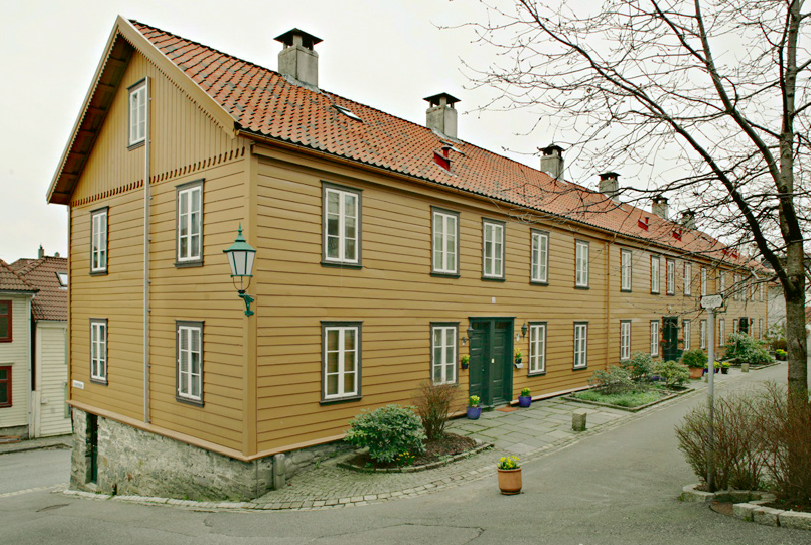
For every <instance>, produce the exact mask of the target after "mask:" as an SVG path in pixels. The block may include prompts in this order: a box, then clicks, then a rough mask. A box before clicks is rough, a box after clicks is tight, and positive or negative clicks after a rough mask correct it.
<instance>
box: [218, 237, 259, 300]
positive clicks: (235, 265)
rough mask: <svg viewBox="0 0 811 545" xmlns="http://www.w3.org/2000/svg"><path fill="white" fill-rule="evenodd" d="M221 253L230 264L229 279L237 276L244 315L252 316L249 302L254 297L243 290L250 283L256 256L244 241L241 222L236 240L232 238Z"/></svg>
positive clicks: (254, 251)
mask: <svg viewBox="0 0 811 545" xmlns="http://www.w3.org/2000/svg"><path fill="white" fill-rule="evenodd" d="M223 253H225V255H226V256H228V264H229V265H230V266H231V279H232V280H233V279H234V278H237V277H239V287H238V288H237V291H238V292H239V296H240V297H241V298H242V300H243V301H245V316H253V311H252V310H251V303H252V302H253V301H254V298H253V297H251V296H250V295H248V294H247V293H245V290H247V289H248V286H250V285H251V277H252V276H253V274H251V273H252V272H253V260H254V257H255V256H256V250H254V249H253V247H252V246H251V245H250V244H248V243H247V242H245V237H243V236H242V224H241V223H240V224H239V233H238V234H237V238H236V240H234V243H233V244H232V245H231V247H230V248H228V249H227V250H223ZM245 278H247V279H248V283H247V285H245V284H244V280H245ZM234 287H236V281H234Z"/></svg>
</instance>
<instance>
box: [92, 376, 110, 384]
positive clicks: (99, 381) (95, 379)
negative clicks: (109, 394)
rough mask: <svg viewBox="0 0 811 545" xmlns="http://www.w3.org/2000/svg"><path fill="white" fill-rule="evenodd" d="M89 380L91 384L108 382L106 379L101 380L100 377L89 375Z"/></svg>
mask: <svg viewBox="0 0 811 545" xmlns="http://www.w3.org/2000/svg"><path fill="white" fill-rule="evenodd" d="M90 382H92V383H93V384H100V385H102V386H107V384H108V383H107V380H106V379H105V380H102V379H100V378H93V377H90Z"/></svg>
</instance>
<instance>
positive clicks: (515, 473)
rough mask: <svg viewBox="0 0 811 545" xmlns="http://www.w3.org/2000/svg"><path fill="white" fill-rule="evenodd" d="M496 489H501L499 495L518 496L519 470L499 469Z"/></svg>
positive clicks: (519, 485)
mask: <svg viewBox="0 0 811 545" xmlns="http://www.w3.org/2000/svg"><path fill="white" fill-rule="evenodd" d="M498 487H499V488H500V489H501V493H502V494H504V495H506V496H512V495H515V494H519V493H520V492H521V468H520V467H519V468H518V469H499V470H498Z"/></svg>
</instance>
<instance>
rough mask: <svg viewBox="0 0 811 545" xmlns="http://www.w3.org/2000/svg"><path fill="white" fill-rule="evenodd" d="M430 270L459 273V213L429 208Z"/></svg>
mask: <svg viewBox="0 0 811 545" xmlns="http://www.w3.org/2000/svg"><path fill="white" fill-rule="evenodd" d="M431 225H432V227H431V230H432V232H433V234H432V237H431V238H432V245H433V250H432V255H433V257H432V260H431V272H433V273H436V274H459V213H458V212H451V211H448V210H441V209H439V208H433V207H432V209H431Z"/></svg>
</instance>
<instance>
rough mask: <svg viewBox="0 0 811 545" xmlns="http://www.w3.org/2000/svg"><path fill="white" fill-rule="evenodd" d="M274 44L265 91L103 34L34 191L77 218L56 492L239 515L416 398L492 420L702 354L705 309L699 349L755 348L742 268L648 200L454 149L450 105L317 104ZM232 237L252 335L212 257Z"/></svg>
mask: <svg viewBox="0 0 811 545" xmlns="http://www.w3.org/2000/svg"><path fill="white" fill-rule="evenodd" d="M277 40H278V41H280V42H281V43H282V50H281V52H280V54H279V71H278V72H275V71H272V70H269V69H266V68H263V67H260V66H257V65H254V64H251V63H249V62H246V61H242V60H239V59H236V58H234V57H232V56H229V55H227V54H224V53H221V52H219V51H216V50H214V49H211V48H208V47H206V46H204V45H201V44H198V43H195V42H192V41H190V40H187V39H184V38H180V37H178V36H175V35H172V34H170V33H168V32H165V31H162V30H159V29H156V28H153V27H149V26H147V25H144V24H141V23H138V22H135V21H127V20H124V19H121V18H119V19H118V20H117V21H116V23H115V26H114V28H113V31H112V33H111V35H110V38H109V41H108V43H107V46H106V49H105V51H104V52H103V55H102V59H101V62H100V64H99V67H98V69H97V71H96V74H95V77H94V80H93V82H92V85H91V87H90V90H89V92H88V94H87V97H86V99H85V102H84V104H83V105H82V108H81V112H80V115H79V117H78V120H77V122H76V124H75V127H74V130H73V133H72V135H71V138H70V140H69V142H68V143H67V146H66V149H65V151H64V154H63V156H62V159H61V161H60V164H59V168H58V171H57V172H56V174H55V176H54V180H53V182H52V184H51V187H50V189H49V192H48V200H49V202H51V203H56V204H63V205H66V206H68V207H69V209H70V214H69V218H70V219H69V229H70V234H69V239H70V251H69V254H70V271H69V272H70V277H71V282H70V287H69V299H70V305H69V306H70V317H69V337H70V350H69V359H70V379H71V390H70V404H71V405H72V407H73V408H74V427H75V435H76V445H77V448H76V449H75V452H74V461H73V471H72V484H73V486H75V487H79V488H88V489H100V490H105V491H110V490H115V491H117V492H118V493H141V494H148V495H155V494H159V495H175V496H181V497H182V496H188V497H190V498H204V497H215V496H218V495H219V496H231V497H255V496H256V495H259V494H261V493H262V492H263V491H264V490H265V489H266V488H267V487H268V486H271V485H272V481H273V480H274V478H275V479H278V477H279V476H280V475H282V476H283V475H284V474H285V472H286V473H287V475H289V474H290V473H291V472H292V471H294V470H295V469H296V463H295V459H296V456H295V453H296V452H301V449H310V450H309V451H307V452H309V453H310V454H312V453H313V452H316V451H319V450H318V449H320V448H322V447H320V445H325V444H328V443H330V442H332V441H335V440H337V439H340V438H341V437H342V435H343V432H344V430H345V429H346V428H347V423H348V421H349V419H350V418H352V417H354V416H355V415H357V414H358V413H359V412H360V410H361V409H364V408H374V407H378V406H381V405H384V404H388V403H409V401H410V400H411V398H412V396H413V394H414V392H415V389H416V388H417V386H418V385H419V383H420V382H421V381H425V380H433V381H434V382H452V383H458V385H459V389H460V396H461V397H466V396H467V395H468V394H477V395H480V396H481V397H482V398H483V401H484V402H485V403H486V404H487V405H499V404H506V403H511V402H513V401H514V400H516V398H517V394H518V392H519V391H520V390H521V389H522V388H523V387H529V388H531V390H532V393H533V395H534V396H535V397H545V396H552V395H557V394H561V393H564V392H569V391H572V390H575V389H579V388H583V387H585V386H586V385H587V380H588V378H589V377H590V376H591V374H592V372H593V371H594V370H596V369H604V368H606V367H607V366H609V365H612V364H618V363H619V361H620V360H621V359H624V358H627V357H629V356H630V354H631V352H632V351H643V352H649V353H652V354H653V355H654V356H656V357H662V356H663V355H672V354H675V353H676V352H675V351H676V350H679V349H682V348H697V347H703V344H705V343H706V340H705V339H706V328H705V325H702V324H705V322H704V320H705V319H706V317H705V316H704V314H702V312H701V311H700V309H699V305H698V300H699V297H700V295H701V294H702V293H715V292H723V293H724V294H725V295H726V296H727V297H726V299H727V304H726V313H725V314H723V315H722V318H723V320H724V322H725V326H724V330H723V331H720V330H719V331H718V332H717V333H716V339H719V338H721V337H723V334H724V333H731V332H732V331H733V327H735V328H737V327H740V326H741V324H743V327H745V328H746V329H747V330H748V331H752V332H754V334H755V335H762V333H763V331H764V328H765V327H766V326H765V324H766V304H765V302H764V299H763V292H762V291H761V288H760V284H757V283H756V277H753V270H756V268H755V263H753V262H751V261H750V260H748V259H747V258H745V256H742V255H737V253H735V252H734V251H732V250H730V249H727V248H725V247H724V246H723V245H722V244H720V243H719V242H717V241H715V240H713V239H712V238H711V237H709V236H708V235H706V234H703V233H701V232H699V231H697V230H696V229H695V228H694V227H693V226H692V225H691V218H690V217H689V215H688V216H685V218H684V221H682V222H673V221H670V220H668V219H667V217H666V216H668V213H667V205H666V201H664V200H663V199H660V200H657V202H656V203H655V204H654V207H653V210H654V211H655V212H657V213H653V212H647V211H645V210H642V209H639V208H635V207H633V206H630V205H629V204H623V203H621V202H620V200H619V198H618V195H617V189H618V183H619V182H618V178H617V175H616V174H613V173H606V174H604V175H603V176H602V180H601V192H595V191H590V190H588V189H586V188H584V187H582V186H580V185H577V184H574V183H570V182H568V181H565V180H563V179H562V176H561V173H562V171H563V169H562V165H563V157H562V153H563V150H562V149H561V148H559V147H557V146H554V145H553V146H549V147H547V148H544V150H543V156H542V157H541V170H536V169H532V168H529V167H527V166H524V165H521V164H518V163H515V162H513V161H511V160H509V159H507V158H505V157H503V156H500V155H498V154H495V153H492V152H490V151H488V150H485V149H482V148H480V147H477V146H475V145H474V144H471V143H469V142H466V141H465V140H464V139H463V138H462V137H461V136H462V135H459V134H458V130H457V123H456V109H455V103H456V102H458V99H456V98H455V97H453V96H451V95H449V94H447V93H441V94H438V95H434V96H431V97H428V98H427V99H426V100H428V102H429V107H428V110H427V112H426V124H425V125H418V124H415V123H411V122H408V121H405V120H403V119H400V118H397V117H395V116H392V115H390V114H387V113H384V112H381V111H379V110H376V109H374V108H372V107H369V106H366V105H363V104H361V103H358V102H354V101H351V100H348V99H346V98H343V97H340V96H338V95H335V94H332V93H329V92H327V91H325V90H323V89H321V88H320V87H319V82H318V55H317V53H316V51H315V46H316V45H317V44H318V43H319V42H320V41H321V40H320V39H318V38H316V37H315V36H312V35H309V34H307V33H305V32H302V31H299V30H293V31H290V32H287V33H285V34H282V35H281V36H279V37H278V38H277ZM144 180H148V183H147V184H145V183H144ZM240 225H241V227H242V228H243V232H244V235H245V237H246V239H247V241H248V242H249V243H250V245H251V246H253V247H254V248H255V249H256V250H257V251H256V259H255V264H254V268H253V279H252V282H251V285H250V286H249V287H248V290H247V292H248V293H249V294H250V295H251V296H252V297H254V298H255V300H254V301H253V302H252V304H251V310H252V311H253V312H255V314H254V315H253V316H246V315H245V305H244V304H243V303H242V301H240V299H239V298H238V297H237V293H236V290H235V287H234V285H233V284H232V280H231V278H230V271H229V267H228V264H227V262H226V259H225V256H224V255H223V250H224V249H226V248H228V247H229V245H230V244H231V243H232V242H233V240H234V237H235V236H236V234H237V229H238V227H239V226H240ZM719 335H720V337H719ZM516 350H520V351H521V352H522V354H523V358H522V361H521V363H520V364H516V363H515V358H514V354H515V351H516ZM663 351H667V354H663ZM466 354H469V355H470V356H471V359H470V367H469V368H463V366H462V365H461V364H460V359H461V357H462V356H463V355H466ZM319 452H320V451H319ZM139 453H140V454H139ZM279 454H286V455H287V460H286V461H284V460H283V459H282V457H280V456H276V455H279ZM274 457H275V458H274ZM306 458H307V459H310V458H311V456H310V455H308V456H307V457H306ZM169 459H171V460H173V461H172V462H167V460H169ZM190 461H194V463H193V464H192V463H191V462H190ZM190 467H194V470H191V469H190ZM201 473H206V474H207V477H206V478H202V477H201V475H200V474H201ZM211 475H216V476H217V477H216V478H214V477H211ZM277 482H278V480H277Z"/></svg>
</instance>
